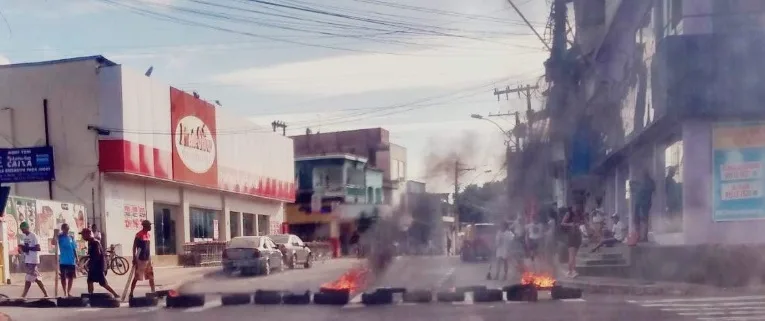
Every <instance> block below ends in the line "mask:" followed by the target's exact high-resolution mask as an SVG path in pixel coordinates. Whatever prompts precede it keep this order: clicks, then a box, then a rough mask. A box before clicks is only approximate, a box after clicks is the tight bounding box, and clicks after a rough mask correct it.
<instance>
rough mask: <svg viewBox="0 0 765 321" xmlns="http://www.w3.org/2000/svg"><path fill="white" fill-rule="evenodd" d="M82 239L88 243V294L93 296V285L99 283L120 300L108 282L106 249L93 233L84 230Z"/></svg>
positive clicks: (81, 233)
mask: <svg viewBox="0 0 765 321" xmlns="http://www.w3.org/2000/svg"><path fill="white" fill-rule="evenodd" d="M80 235H82V238H83V239H85V240H86V241H88V257H89V258H90V259H89V260H88V294H93V283H98V285H100V286H101V287H103V288H104V289H106V290H107V291H109V293H111V294H112V295H113V296H114V298H115V299H119V297H120V296H119V295H117V292H114V289H112V287H111V286H109V282H107V281H106V256H105V255H104V248H103V247H102V246H101V242H99V241H98V240H97V239H96V238H95V237H93V232H91V231H90V230H89V229H87V228H84V229H82V232H80Z"/></svg>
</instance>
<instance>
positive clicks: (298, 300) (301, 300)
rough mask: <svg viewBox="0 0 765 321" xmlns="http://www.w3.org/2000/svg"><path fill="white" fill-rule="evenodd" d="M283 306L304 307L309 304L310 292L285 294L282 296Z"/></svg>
mask: <svg viewBox="0 0 765 321" xmlns="http://www.w3.org/2000/svg"><path fill="white" fill-rule="evenodd" d="M282 302H284V304H292V305H305V304H310V303H311V291H303V292H294V293H293V292H286V293H284V294H282Z"/></svg>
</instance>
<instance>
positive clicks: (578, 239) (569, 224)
mask: <svg viewBox="0 0 765 321" xmlns="http://www.w3.org/2000/svg"><path fill="white" fill-rule="evenodd" d="M585 224H586V218H585V214H584V204H583V203H578V204H576V206H574V209H573V210H572V211H569V212H568V213H566V216H564V217H563V220H562V221H561V225H562V226H563V227H564V228H565V231H566V234H567V238H566V246H567V248H568V271H567V272H566V276H568V277H570V278H574V277H576V276H577V273H576V254H577V252H579V248H580V247H581V246H582V229H581V228H582V227H583V226H584V225H585Z"/></svg>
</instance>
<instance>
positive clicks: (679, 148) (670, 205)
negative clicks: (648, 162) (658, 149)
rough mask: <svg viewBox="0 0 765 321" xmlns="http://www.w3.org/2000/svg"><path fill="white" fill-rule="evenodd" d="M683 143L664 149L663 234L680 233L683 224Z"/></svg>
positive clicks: (679, 142) (670, 144)
mask: <svg viewBox="0 0 765 321" xmlns="http://www.w3.org/2000/svg"><path fill="white" fill-rule="evenodd" d="M682 173H683V142H682V140H676V141H674V142H672V143H669V144H667V145H666V148H665V149H664V186H663V191H664V199H665V201H664V205H665V206H664V207H665V210H664V214H665V215H664V221H665V222H664V223H665V224H664V225H665V226H664V227H665V231H664V232H680V231H682V223H683V175H682Z"/></svg>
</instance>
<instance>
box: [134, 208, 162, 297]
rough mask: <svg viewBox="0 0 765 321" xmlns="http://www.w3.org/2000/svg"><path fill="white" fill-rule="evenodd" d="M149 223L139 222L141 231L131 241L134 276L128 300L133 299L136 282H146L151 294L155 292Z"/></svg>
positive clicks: (146, 221)
mask: <svg viewBox="0 0 765 321" xmlns="http://www.w3.org/2000/svg"><path fill="white" fill-rule="evenodd" d="M150 231H151V222H149V221H148V220H144V221H143V222H141V230H140V231H138V233H136V234H135V239H133V251H132V253H133V266H135V274H134V275H133V281H132V283H130V296H129V297H130V298H132V297H133V291H135V286H136V284H138V281H143V280H148V281H149V286H150V287H151V293H154V292H155V291H156V288H155V286H154V268H153V267H152V265H151V234H149V232H150Z"/></svg>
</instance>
